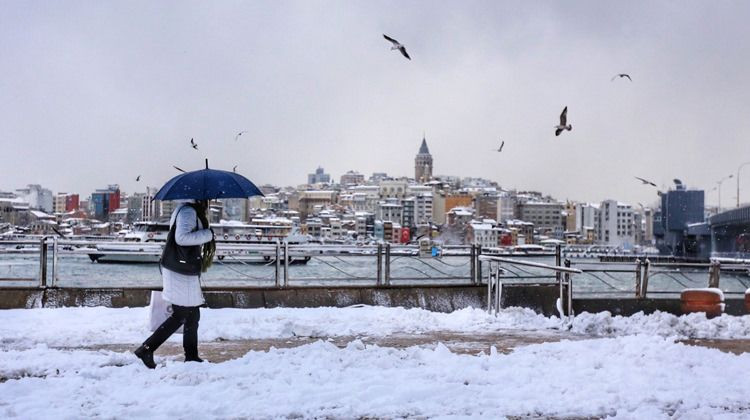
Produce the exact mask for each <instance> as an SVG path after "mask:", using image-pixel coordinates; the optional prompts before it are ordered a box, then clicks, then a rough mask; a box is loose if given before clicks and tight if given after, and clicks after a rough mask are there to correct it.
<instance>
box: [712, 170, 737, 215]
mask: <svg viewBox="0 0 750 420" xmlns="http://www.w3.org/2000/svg"><path fill="white" fill-rule="evenodd" d="M733 176H734V175H727V176H725V177H724V178H721V179H720V180H718V181H716V185H717V188H718V190H719V208H718V212H719V213H721V183H722V182H724V181H726V180H727V179H729V178H732V177H733Z"/></svg>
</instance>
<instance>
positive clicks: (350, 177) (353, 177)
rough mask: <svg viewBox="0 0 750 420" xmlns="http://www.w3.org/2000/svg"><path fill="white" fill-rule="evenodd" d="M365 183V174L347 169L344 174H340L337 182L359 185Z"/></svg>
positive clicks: (345, 184)
mask: <svg viewBox="0 0 750 420" xmlns="http://www.w3.org/2000/svg"><path fill="white" fill-rule="evenodd" d="M364 183H365V176H364V175H362V174H361V173H359V172H356V171H348V172H347V173H345V174H344V175H341V180H340V181H339V184H341V185H343V186H347V185H359V184H364Z"/></svg>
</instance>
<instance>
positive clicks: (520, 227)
mask: <svg viewBox="0 0 750 420" xmlns="http://www.w3.org/2000/svg"><path fill="white" fill-rule="evenodd" d="M505 226H506V227H507V228H508V230H510V235H511V244H512V245H514V246H515V245H527V244H533V243H534V224H533V223H531V222H525V221H523V220H517V219H511V220H507V221H506V222H505Z"/></svg>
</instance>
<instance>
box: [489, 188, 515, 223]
mask: <svg viewBox="0 0 750 420" xmlns="http://www.w3.org/2000/svg"><path fill="white" fill-rule="evenodd" d="M517 204H518V203H517V202H516V196H515V194H511V193H510V192H507V191H504V192H501V193H500V194H499V195H498V197H497V216H496V217H495V219H497V221H498V222H500V223H505V222H506V221H507V220H511V219H517V218H518V215H517V214H516V205H517Z"/></svg>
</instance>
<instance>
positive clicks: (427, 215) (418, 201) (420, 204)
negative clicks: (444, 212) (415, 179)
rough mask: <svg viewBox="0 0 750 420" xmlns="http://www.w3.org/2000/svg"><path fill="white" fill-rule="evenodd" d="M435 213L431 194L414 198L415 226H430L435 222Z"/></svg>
mask: <svg viewBox="0 0 750 420" xmlns="http://www.w3.org/2000/svg"><path fill="white" fill-rule="evenodd" d="M433 211H434V207H433V198H432V193H431V192H426V193H419V194H416V195H415V196H414V223H415V224H414V226H422V225H430V224H431V223H432V222H433V217H434V212H433Z"/></svg>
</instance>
